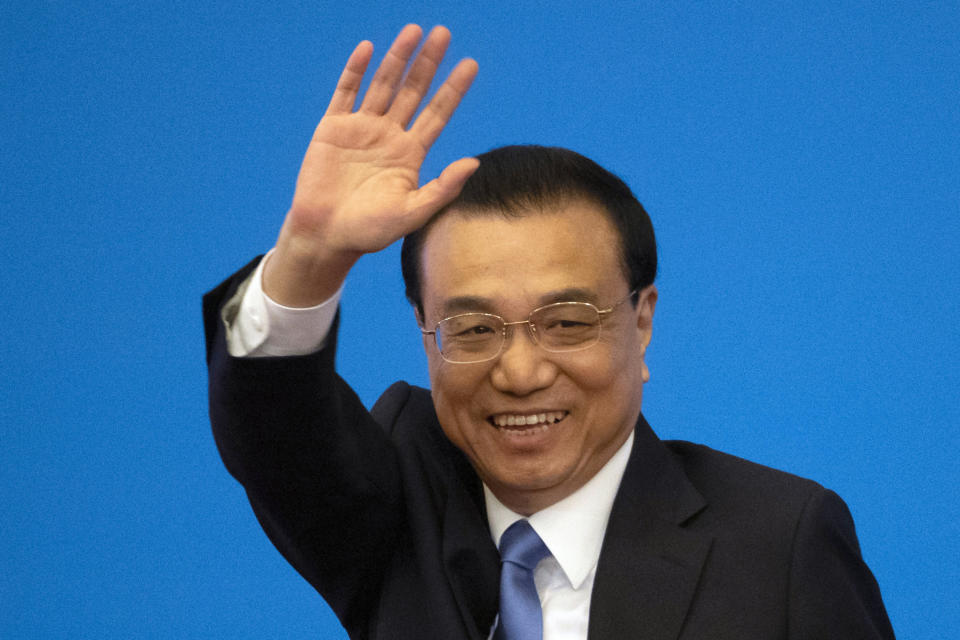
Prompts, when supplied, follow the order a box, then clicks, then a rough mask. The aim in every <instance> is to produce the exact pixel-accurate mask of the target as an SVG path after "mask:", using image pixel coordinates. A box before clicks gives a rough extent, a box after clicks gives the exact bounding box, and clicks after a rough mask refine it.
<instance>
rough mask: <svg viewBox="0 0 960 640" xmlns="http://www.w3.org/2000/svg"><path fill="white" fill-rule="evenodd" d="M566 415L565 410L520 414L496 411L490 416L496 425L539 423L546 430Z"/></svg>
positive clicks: (518, 425)
mask: <svg viewBox="0 0 960 640" xmlns="http://www.w3.org/2000/svg"><path fill="white" fill-rule="evenodd" d="M566 415H567V412H566V411H547V412H545V413H531V414H529V415H521V414H516V413H509V414H508V413H498V414H496V415H494V416H492V417H491V420H492V422H493V423H494V424H495V425H497V426H498V427H524V426H534V425H540V426H541V427H542V428H543V430H546V429H547V427H549V426H550V425H551V424H554V423H556V422H560V421H561V420H563V419H564V418H565V417H566Z"/></svg>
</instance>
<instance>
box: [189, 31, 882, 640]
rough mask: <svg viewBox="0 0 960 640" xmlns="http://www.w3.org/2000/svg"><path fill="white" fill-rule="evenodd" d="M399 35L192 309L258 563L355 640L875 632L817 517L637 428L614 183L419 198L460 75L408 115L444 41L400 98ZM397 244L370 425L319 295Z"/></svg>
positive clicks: (793, 488)
mask: <svg viewBox="0 0 960 640" xmlns="http://www.w3.org/2000/svg"><path fill="white" fill-rule="evenodd" d="M420 37H421V33H420V30H419V28H418V27H416V26H412V25H411V26H408V27H406V28H404V29H403V30H402V31H401V32H400V34H399V36H398V37H397V39H396V41H395V42H394V44H393V46H392V47H391V49H390V51H389V52H388V54H387V56H386V57H385V59H384V61H383V63H382V64H381V66H380V67H379V69H378V70H377V72H376V73H375V75H374V77H373V80H372V81H371V84H370V87H369V89H368V90H367V92H366V95H365V96H364V98H363V100H362V102H361V104H360V105H359V108H358V109H357V110H356V111H354V107H355V104H354V103H355V100H356V98H357V93H358V88H359V86H360V83H361V80H362V77H363V75H364V72H365V70H366V67H367V65H368V63H369V60H370V58H371V55H372V48H371V45H370V44H369V43H366V42H365V43H361V44H360V45H359V46H358V47H357V49H356V50H355V51H354V52H353V54H352V55H351V57H350V59H349V60H348V62H347V65H346V68H345V70H344V72H343V74H342V76H341V78H340V81H339V83H338V86H337V89H336V91H335V93H334V96H333V99H332V100H331V103H330V106H329V108H328V110H327V112H326V114H325V115H324V118H323V119H322V120H321V122H320V124H319V126H318V127H317V130H316V132H315V134H314V137H313V140H312V141H311V144H310V146H309V148H308V150H307V153H306V156H305V158H304V162H303V166H302V167H301V171H300V176H299V179H298V181H297V188H296V192H295V194H294V198H293V204H292V206H291V208H290V211H289V212H288V214H287V217H286V220H285V221H284V224H283V227H282V229H281V232H280V236H279V238H278V240H277V245H276V247H275V249H274V250H273V252H272V253H271V254H269V256H268V257H267V258H266V259H265V260H262V261H254V262H253V263H251V264H250V265H248V267H247V268H245V269H244V270H241V272H239V273H238V274H237V275H235V276H234V277H233V278H231V279H230V280H228V281H227V282H225V283H224V284H223V285H221V286H220V287H218V288H217V289H216V290H214V291H213V292H211V293H210V294H208V296H207V297H206V298H205V304H204V306H205V315H206V323H207V325H206V326H207V338H208V361H209V366H210V371H211V387H210V402H211V419H212V422H213V426H214V432H215V435H216V438H217V443H218V446H219V447H220V451H221V454H222V456H223V459H224V462H225V463H226V465H227V467H228V469H229V470H230V471H231V473H233V475H234V476H235V477H237V479H238V480H240V482H241V483H243V485H244V487H245V488H246V490H247V493H248V495H249V497H250V501H251V503H252V505H253V507H254V510H255V512H256V514H257V517H258V518H259V520H260V522H261V523H262V525H263V527H264V529H265V530H266V532H267V534H268V535H269V536H270V538H271V540H272V541H273V542H274V544H275V545H276V546H277V548H278V549H279V550H280V551H281V552H282V553H283V554H284V556H285V557H286V558H287V559H288V560H289V561H290V562H291V563H292V564H293V565H294V566H295V567H296V568H297V570H298V571H300V573H301V574H302V575H303V576H304V577H305V578H306V579H307V580H309V581H310V582H311V584H313V585H314V587H316V588H317V590H318V591H319V592H320V593H321V594H322V595H323V597H324V598H325V599H326V600H327V601H328V603H329V604H330V605H331V607H332V608H333V610H334V611H335V612H336V613H337V615H338V616H339V618H340V620H341V622H342V623H343V625H344V627H345V628H346V629H347V630H348V632H349V633H350V635H351V637H354V638H391V639H397V638H477V639H482V638H487V637H496V638H507V639H516V638H521V637H523V638H533V637H536V638H540V637H542V638H545V639H547V640H558V639H561V638H564V639H572V638H578V639H583V638H588V637H589V638H591V639H592V640H595V639H598V638H611V639H612V638H617V639H621V638H658V639H666V638H741V639H742V638H891V637H893V632H892V630H891V628H890V625H889V622H888V620H887V617H886V613H885V611H884V608H883V604H882V601H881V599H880V594H879V590H878V588H877V585H876V582H875V581H874V579H873V576H872V575H871V574H870V571H869V569H867V567H866V566H865V564H864V563H863V561H862V559H861V557H860V553H859V548H858V545H857V541H856V536H855V534H854V531H853V523H852V521H851V520H850V517H849V514H848V512H847V510H846V507H845V506H844V505H843V503H842V502H841V501H840V499H839V498H837V497H836V496H835V495H834V494H832V493H831V492H829V491H826V490H824V489H823V488H822V487H820V486H819V485H816V484H815V483H813V482H810V481H807V480H802V479H799V478H796V477H793V476H789V475H788V474H784V473H781V472H777V471H773V470H771V469H767V468H764V467H760V466H758V465H753V464H751V463H748V462H745V461H742V460H739V459H736V458H733V457H731V456H726V455H724V454H721V453H718V452H715V451H712V450H710V449H707V448H705V447H701V446H697V445H692V444H689V443H682V442H674V443H663V442H660V441H659V440H658V439H657V438H656V436H655V435H654V433H653V432H652V430H651V429H650V427H649V426H648V425H647V424H646V422H645V421H644V419H643V417H642V416H641V413H640V409H641V400H642V389H643V384H644V382H646V381H647V380H648V378H649V372H648V370H647V366H646V364H645V362H644V355H645V351H646V348H647V346H648V344H649V342H650V339H651V331H652V321H653V314H654V309H655V305H656V301H657V290H656V287H655V286H654V285H653V279H654V275H655V272H656V249H655V243H654V239H653V231H652V228H651V227H650V224H649V220H648V218H647V216H646V213H645V212H644V211H643V208H642V207H641V206H640V204H639V203H638V202H637V201H636V199H635V198H634V197H633V194H632V193H630V190H629V188H627V187H626V185H624V184H623V183H622V182H621V181H620V180H619V179H617V178H616V177H615V176H613V175H612V174H610V173H608V172H607V171H605V170H604V169H602V168H600V167H599V166H597V165H596V164H595V163H593V162H591V161H589V160H587V159H586V158H583V157H582V156H579V155H577V154H574V153H572V152H569V151H565V150H559V149H547V148H541V147H519V148H517V147H512V148H506V149H500V150H495V151H493V152H490V153H488V154H484V155H482V156H480V160H479V162H478V160H477V159H474V158H465V159H462V160H458V161H457V162H454V163H453V164H451V165H450V166H449V167H447V168H446V169H445V170H444V171H443V172H442V173H441V175H440V177H439V178H437V179H436V180H433V181H431V182H428V183H427V184H425V185H424V186H422V187H419V188H418V186H417V184H418V170H419V167H420V165H421V163H422V161H423V158H424V156H425V154H426V152H427V150H428V149H429V148H430V146H431V144H432V143H433V141H434V140H435V139H436V137H437V136H438V135H439V133H440V131H441V130H442V129H443V127H444V126H445V124H446V123H447V121H448V120H449V118H450V116H451V114H452V113H453V111H454V109H455V108H456V106H457V104H458V102H459V100H460V98H461V97H462V95H463V94H464V93H465V92H466V91H467V89H468V88H469V85H470V83H471V81H472V79H473V77H474V75H475V73H476V70H477V67H476V63H474V62H473V61H472V60H465V61H462V62H461V63H460V64H458V65H457V66H456V67H455V68H454V70H453V71H452V72H451V73H450V75H449V77H448V78H447V80H446V81H445V82H444V84H443V85H442V86H441V87H440V89H439V90H438V91H437V93H436V95H435V96H434V97H433V98H432V99H431V100H430V102H429V103H428V104H427V105H426V107H425V108H424V110H423V111H422V112H421V113H420V115H419V116H417V117H416V119H414V114H415V113H416V111H417V108H418V107H419V105H420V103H421V101H422V100H423V98H424V96H425V94H426V92H427V90H428V88H429V86H430V83H431V81H432V79H433V75H434V73H435V71H436V68H437V66H438V64H439V62H440V60H441V59H442V57H443V54H444V51H445V48H446V46H447V43H448V41H449V33H448V32H447V31H446V30H445V29H443V28H437V29H435V30H434V31H433V32H431V34H430V35H429V36H428V38H427V39H426V41H425V42H424V44H423V47H422V49H421V51H420V53H419V54H418V55H417V56H416V58H415V59H414V61H413V63H412V66H411V67H410V70H409V72H407V74H406V76H404V70H405V69H406V66H407V62H408V60H409V59H410V58H411V57H412V55H413V51H414V50H415V49H416V47H417V44H418V43H419V40H420ZM411 121H412V124H411ZM438 212H439V214H438ZM405 236H406V240H405V243H404V249H403V271H404V277H405V280H406V283H407V295H408V298H409V299H410V301H411V303H412V305H413V307H414V313H415V316H416V319H417V322H418V324H419V325H420V327H421V330H422V331H423V340H424V348H425V349H426V352H427V356H428V362H429V370H430V381H431V391H430V392H429V393H428V392H427V391H425V390H422V389H415V388H412V387H410V386H408V385H405V384H404V383H398V384H396V385H394V386H393V387H391V388H390V389H389V390H388V391H387V392H386V393H385V394H384V395H383V396H382V397H381V399H380V400H379V401H378V403H377V405H376V406H375V407H374V409H373V410H372V415H371V413H368V412H367V411H366V410H365V409H364V408H363V406H362V405H361V403H360V402H359V401H358V399H357V398H356V396H355V395H354V394H353V392H352V391H351V390H350V389H349V387H348V386H347V385H346V383H345V382H344V381H343V380H341V379H340V378H339V377H337V375H336V374H335V372H334V369H333V361H334V350H335V341H336V321H335V312H336V306H337V300H338V299H339V295H340V290H341V288H342V284H343V281H344V278H345V276H346V274H347V273H348V271H349V269H350V268H351V267H352V265H353V264H354V263H355V262H356V260H357V259H358V258H359V257H360V256H361V255H363V254H364V253H369V252H372V251H377V250H379V249H382V248H384V247H386V246H388V245H389V244H391V243H392V242H394V241H395V240H397V239H399V238H401V237H405ZM264 356H265V357H264ZM518 540H519V541H521V542H517V541H518ZM517 545H520V546H521V547H522V548H523V552H522V553H521V554H520V557H514V554H515V548H516V546H517ZM498 549H499V551H498ZM501 561H502V562H501Z"/></svg>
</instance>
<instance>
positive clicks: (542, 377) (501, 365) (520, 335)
mask: <svg viewBox="0 0 960 640" xmlns="http://www.w3.org/2000/svg"><path fill="white" fill-rule="evenodd" d="M549 356H550V354H549V353H548V352H547V351H545V350H544V349H543V348H542V347H540V345H538V344H537V343H536V340H535V339H534V336H533V327H531V326H530V325H529V324H527V323H524V324H522V325H521V324H515V325H510V326H508V327H507V335H506V337H505V341H504V344H503V349H502V350H501V351H500V355H499V356H497V359H496V361H495V363H494V366H493V369H492V371H491V373H490V377H491V381H492V382H493V386H494V388H496V389H497V390H498V391H502V392H504V393H510V394H513V395H518V396H525V395H529V394H531V393H533V392H534V391H538V390H540V389H545V388H547V387H549V386H550V385H551V384H553V381H554V379H555V378H556V376H557V367H556V365H555V364H554V363H553V361H552V360H551V358H550V357H549Z"/></svg>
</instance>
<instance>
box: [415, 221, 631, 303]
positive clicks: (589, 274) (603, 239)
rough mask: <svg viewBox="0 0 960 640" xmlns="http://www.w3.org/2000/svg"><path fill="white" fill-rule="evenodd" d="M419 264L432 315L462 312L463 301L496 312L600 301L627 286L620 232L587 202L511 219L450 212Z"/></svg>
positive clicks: (427, 240)
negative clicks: (558, 300) (567, 302)
mask: <svg viewBox="0 0 960 640" xmlns="http://www.w3.org/2000/svg"><path fill="white" fill-rule="evenodd" d="M420 264H421V269H422V271H421V272H422V274H423V276H422V294H423V302H424V311H425V313H426V314H427V315H428V316H431V314H432V313H435V314H443V313H448V312H450V311H461V310H463V309H462V307H463V306H465V305H464V302H465V301H468V302H470V301H472V303H471V306H473V307H475V308H477V309H478V310H490V311H494V312H499V313H510V312H511V311H515V312H517V313H527V312H529V311H530V310H531V309H532V308H533V307H534V306H537V305H539V304H547V303H549V302H555V301H557V299H567V300H569V299H579V300H584V301H588V302H601V303H603V302H606V301H607V300H608V299H609V298H610V297H611V296H616V295H621V294H622V293H624V291H625V287H626V279H625V278H624V275H623V269H622V268H621V261H620V241H619V236H618V234H617V232H616V230H615V229H614V227H613V225H612V223H611V222H610V221H609V219H608V217H607V215H606V214H605V213H604V212H603V211H602V210H601V209H600V208H599V207H597V206H596V205H593V204H588V203H583V202H572V203H568V204H563V205H559V206H556V207H554V208H546V209H542V210H541V209H537V210H531V211H522V212H519V215H517V216H516V217H509V218H507V217H503V216H501V215H499V214H498V213H492V212H491V213H490V214H485V213H480V214H474V213H471V214H465V213H462V212H458V211H456V210H452V211H449V212H447V213H446V214H445V215H444V216H443V217H442V218H440V219H439V220H437V221H436V222H435V223H434V224H433V226H432V227H431V228H430V230H429V232H428V233H427V236H426V238H425V240H424V243H423V246H422V249H421V262H420ZM454 307H457V308H454ZM488 308H489V309H488ZM433 317H434V318H436V316H433Z"/></svg>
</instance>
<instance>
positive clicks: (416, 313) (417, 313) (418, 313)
mask: <svg viewBox="0 0 960 640" xmlns="http://www.w3.org/2000/svg"><path fill="white" fill-rule="evenodd" d="M410 308H411V309H413V317H414V318H416V320H417V326H418V327H420V328H421V329H426V327H425V326H424V324H423V309H421V308H420V305H418V304H412V305H410Z"/></svg>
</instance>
